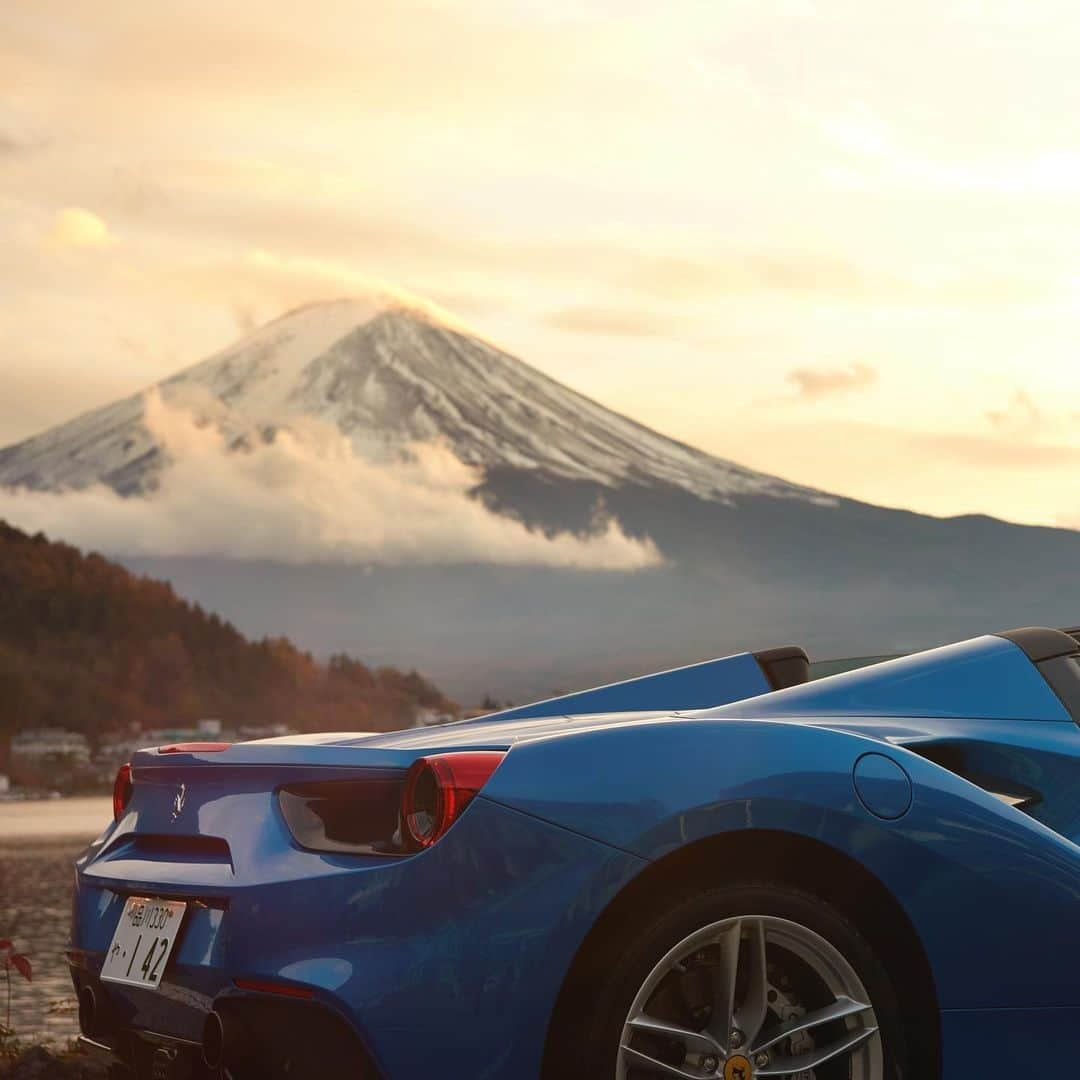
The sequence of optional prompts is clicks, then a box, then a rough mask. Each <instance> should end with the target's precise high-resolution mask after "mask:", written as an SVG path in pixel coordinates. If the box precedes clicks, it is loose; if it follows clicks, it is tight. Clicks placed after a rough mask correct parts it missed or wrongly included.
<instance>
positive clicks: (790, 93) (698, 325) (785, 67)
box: [0, 0, 1080, 523]
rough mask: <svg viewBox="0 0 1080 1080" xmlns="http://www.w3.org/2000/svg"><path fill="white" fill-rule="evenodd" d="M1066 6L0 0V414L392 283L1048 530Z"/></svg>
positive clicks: (837, 485) (1066, 388)
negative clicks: (318, 303) (303, 308)
mask: <svg viewBox="0 0 1080 1080" xmlns="http://www.w3.org/2000/svg"><path fill="white" fill-rule="evenodd" d="M1078 54H1080V19H1078V18H1077V16H1076V13H1075V7H1074V5H1072V4H1066V3H1064V2H1063V0H1043V2H1042V3H1039V4H1037V5H1033V4H1030V3H1028V2H1013V0H1001V2H997V3H993V2H991V3H974V2H972V3H968V2H959V0H911V2H909V3H907V4H903V5H900V4H896V3H892V2H886V0H859V2H852V3H840V2H832V0H822V2H815V0H789V2H786V3H769V2H766V0H705V2H691V0H668V2H666V3H655V2H653V3H636V2H631V0H576V2H573V3H571V2H569V0H467V2H466V0H394V2H393V3H386V2H385V0H381V2H378V3H375V2H371V3H369V2H367V0H347V2H340V3H339V2H336V0H309V2H307V3H304V4H296V3H295V2H292V0H290V2H284V0H261V2H260V3H258V4H254V3H231V4H222V3H220V0H215V2H213V3H211V2H209V0H184V2H182V3H180V2H178V3H163V2H159V0H147V2H145V3H132V2H130V0H97V2H95V3H93V4H86V3H85V2H83V3H75V2H64V0H5V3H4V4H3V5H2V8H0V444H6V443H8V442H12V441H15V440H17V439H20V438H22V437H25V436H27V435H30V434H32V433H34V432H36V431H38V430H40V429H41V428H43V427H45V426H47V425H49V424H52V423H55V422H58V421H60V420H63V419H66V418H68V417H69V416H71V415H73V414H75V413H77V412H79V411H82V410H84V409H86V408H89V407H92V406H95V405H99V404H102V403H104V402H106V401H109V400H111V399H113V398H115V397H116V396H118V395H121V394H124V393H127V392H130V391H132V390H135V389H138V388H141V387H142V386H144V385H146V384H148V383H150V382H152V381H154V380H156V379H158V378H160V377H161V376H163V375H165V374H167V373H169V372H171V371H173V370H175V369H176V368H179V367H181V366H184V365H187V364H189V363H192V362H194V361H196V360H198V359H200V358H202V357H203V356H204V355H206V354H208V353H209V352H211V351H213V350H215V349H217V348H219V347H221V346H223V345H225V344H227V343H229V342H230V341H231V340H232V339H234V338H235V337H236V336H238V334H239V333H241V332H242V331H244V330H245V329H247V328H250V327H251V326H253V325H255V324H257V323H259V322H261V321H263V320H266V319H268V318H271V317H273V316H275V315H277V314H280V313H281V312H282V311H283V310H285V309H287V308H289V307H292V306H295V305H296V304H298V303H302V302H305V301H308V300H315V299H322V298H333V297H336V296H340V295H344V294H348V293H351V292H355V291H357V290H362V289H364V288H365V287H366V285H367V283H368V282H371V281H385V282H389V283H392V284H395V285H399V286H402V287H405V288H407V289H410V290H412V291H414V292H418V293H421V294H424V295H427V296H429V297H431V298H432V299H433V300H435V301H437V302H438V303H440V304H442V305H443V306H445V307H448V308H450V309H451V310H453V311H455V312H457V313H458V314H459V315H460V316H461V317H462V318H464V319H465V320H466V321H467V322H469V323H470V324H471V325H473V326H475V327H476V328H477V329H478V330H479V331H480V332H481V333H483V334H484V335H485V336H487V337H488V338H491V339H493V340H495V341H496V342H498V343H499V344H501V345H503V346H504V347H506V348H507V349H509V350H510V351H512V352H515V353H517V354H518V355H520V356H521V357H522V358H524V359H526V360H528V361H529V362H531V363H533V364H534V365H536V366H538V367H540V368H542V369H543V370H545V371H546V372H548V373H550V374H551V375H553V376H555V377H556V378H559V379H561V380H563V381H565V382H566V383H568V384H570V385H571V386H573V387H575V388H576V389H578V390H581V391H584V392H585V393H587V394H589V395H591V396H593V397H595V398H597V399H599V400H600V401H602V402H604V403H605V404H608V405H610V406H612V407H614V408H616V409H619V410H620V411H623V412H626V413H628V414H630V415H632V416H633V417H635V418H636V419H639V420H641V421H643V422H645V423H648V424H650V425H652V426H654V427H656V428H659V429H660V430H662V431H664V432H665V433H668V434H671V435H674V436H676V437H679V438H682V439H684V440H686V441H688V442H692V443H695V444H697V445H699V446H701V447H703V448H705V449H708V450H710V451H713V452H715V453H717V454H721V455H724V456H727V457H731V458H734V459H735V460H737V461H739V462H742V463H744V464H748V465H751V466H756V467H758V468H762V469H766V470H769V471H772V472H776V473H779V474H781V475H783V476H786V477H789V478H791V479H793V480H796V481H800V482H803V483H808V484H813V485H816V486H820V487H824V488H826V489H830V490H833V491H837V492H841V493H844V494H850V495H854V496H856V497H860V498H865V499H868V500H872V501H875V502H880V503H885V504H889V505H898V506H906V507H911V508H914V509H919V510H924V511H928V512H932V513H938V514H954V513H962V512H968V511H982V512H989V513H994V514H998V515H1000V516H1004V517H1008V518H1012V519H1016V520H1023V521H1035V522H1047V523H1080V493H1077V491H1076V485H1075V484H1074V483H1073V482H1072V479H1073V477H1074V475H1075V470H1076V468H1077V466H1078V465H1080V364H1077V363H1076V362H1075V358H1074V352H1075V350H1076V347H1077V344H1076V343H1077V341H1078V339H1080V333H1078V331H1080V244H1078V242H1077V240H1078V231H1080V230H1078V226H1080V137H1078V136H1080V110H1078V108H1077V104H1078V101H1077V99H1078V96H1080V84H1078V83H1077V79H1076V75H1075V68H1076V61H1075V58H1076V56H1077V55H1078Z"/></svg>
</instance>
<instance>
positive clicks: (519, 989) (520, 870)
mask: <svg viewBox="0 0 1080 1080" xmlns="http://www.w3.org/2000/svg"><path fill="white" fill-rule="evenodd" d="M275 836H276V834H275ZM275 865H278V866H282V867H284V866H287V868H288V876H282V877H281V878H280V879H277V880H273V879H272V880H265V879H263V880H250V877H249V878H248V879H247V880H245V871H244V869H243V867H238V868H237V870H238V872H237V879H238V880H237V882H236V884H234V885H232V886H229V887H222V886H221V884H220V882H219V881H218V879H217V877H214V878H213V880H212V881H211V882H210V883H208V885H207V887H206V888H200V885H199V882H198V881H197V880H193V877H192V874H191V872H190V867H185V868H184V870H183V872H182V873H172V872H171V870H172V868H171V867H170V866H169V865H167V864H166V865H161V866H157V867H155V866H146V865H139V866H135V865H133V864H132V863H131V861H130V860H127V861H125V862H124V863H123V864H122V867H121V864H119V863H118V864H116V866H115V867H114V868H112V869H110V867H109V864H108V860H107V859H106V858H102V857H100V856H97V857H87V858H84V859H83V860H81V861H80V866H79V870H78V878H77V887H76V894H75V905H74V919H73V929H72V942H73V946H74V948H73V965H72V972H73V978H74V980H75V983H76V987H77V988H79V989H81V988H82V987H83V986H86V985H91V986H96V987H97V992H98V993H100V994H101V996H102V1000H103V1002H104V1003H105V1008H106V1010H107V1012H106V1013H104V1014H103V1015H105V1016H106V1017H107V1022H108V1027H107V1028H106V1029H103V1030H102V1031H100V1032H98V1033H95V1032H93V1031H90V1032H86V1034H87V1035H90V1036H91V1037H93V1038H95V1039H96V1040H97V1041H100V1042H104V1043H107V1044H108V1045H110V1046H113V1045H115V1046H117V1048H118V1049H119V1050H121V1052H123V1050H124V1046H123V1045H121V1044H123V1043H124V1041H125V1040H127V1039H129V1037H134V1038H139V1039H141V1040H142V1041H145V1039H143V1036H142V1035H140V1034H138V1033H147V1032H150V1033H154V1035H156V1036H159V1037H161V1038H162V1039H172V1040H181V1041H183V1042H184V1044H185V1045H190V1046H197V1045H199V1044H201V1041H202V1038H203V1028H204V1025H205V1023H206V1018H207V1016H208V1014H209V1012H210V1011H211V1009H213V1008H215V1007H216V1008H218V1009H221V1008H226V1009H230V1008H231V1009H238V1010H248V1012H249V1013H250V1016H251V1017H252V1019H251V1020H250V1026H252V1027H253V1028H254V1029H255V1036H256V1041H259V1040H262V1041H263V1042H266V1041H267V1040H269V1038H270V1035H271V1034H272V1033H274V1032H276V1031H282V1030H286V1029H289V1028H298V1027H303V1026H304V1025H305V1024H308V1023H310V1022H314V1023H316V1024H321V1023H323V1022H324V1021H323V1020H319V1021H317V1022H316V1021H312V1020H311V1018H312V1017H313V1016H316V1015H318V1016H320V1017H324V1018H328V1019H327V1020H326V1023H328V1024H330V1025H331V1026H333V1025H334V1024H340V1025H344V1027H345V1028H346V1029H347V1031H348V1033H349V1035H350V1037H352V1038H354V1039H355V1040H356V1043H357V1060H358V1061H359V1060H361V1059H364V1058H366V1059H367V1061H368V1062H369V1064H370V1067H371V1068H372V1069H375V1070H378V1073H380V1074H382V1075H383V1076H385V1077H386V1078H388V1080H407V1078H409V1077H414V1076H421V1075H429V1074H430V1075H439V1076H442V1077H445V1078H454V1077H461V1078H462V1080H466V1078H468V1080H477V1078H481V1077H484V1078H490V1080H497V1078H503V1077H507V1078H509V1077H514V1078H515V1080H527V1078H529V1077H537V1076H539V1073H540V1063H541V1059H542V1055H543V1048H544V1042H545V1038H546V1033H547V1025H548V1020H549V1018H550V1016H551V1012H552V1009H553V1007H554V1004H555V1000H556V998H557V996H558V993H559V989H560V987H561V985H562V981H563V978H564V977H565V974H566V971H567V969H568V968H569V965H570V963H571V960H572V959H573V956H574V954H575V953H576V951H577V949H578V947H579V945H580V943H581V941H582V939H583V938H584V936H585V934H586V933H587V932H588V930H589V928H590V927H591V926H592V925H593V923H594V922H595V920H596V917H597V915H598V914H599V912H600V911H601V910H603V908H604V907H606V906H607V904H608V903H609V902H610V900H611V899H612V898H613V897H614V895H615V894H616V893H617V892H618V891H619V890H620V889H621V888H622V887H623V886H624V885H625V884H626V883H627V882H628V881H629V880H630V879H631V878H632V877H634V876H635V875H636V874H637V873H638V872H639V870H640V869H641V868H642V867H643V866H644V863H643V862H642V861H641V860H640V859H638V858H636V857H635V856H632V855H628V854H626V853H624V852H621V851H618V850H616V849H614V848H611V847H608V846H607V845H604V844H601V843H598V842H596V841H594V840H590V839H587V838H585V837H582V836H579V835H577V834H576V833H573V832H570V831H568V830H566V829H563V828H559V827H557V826H553V825H550V824H548V823H546V822H542V821H539V820H537V819H536V818H533V817H531V816H529V815H527V814H523V813H521V812H519V811H516V810H511V809H509V808H506V807H503V806H501V805H499V804H497V803H493V802H491V801H489V800H486V799H484V798H478V799H476V800H475V801H474V803H473V804H472V805H471V806H470V807H469V809H468V810H467V811H466V813H465V814H464V815H463V817H462V818H461V820H460V821H459V822H457V824H455V825H454V827H453V828H452V829H451V830H450V832H449V833H448V834H447V835H446V836H445V837H444V838H443V839H442V840H441V841H439V843H437V844H436V845H435V846H434V847H432V848H431V849H429V850H428V851H425V852H423V853H421V854H419V855H416V856H413V857H411V858H407V859H397V860H386V859H372V858H363V857H345V856H337V855H319V854H315V853H311V852H302V851H299V850H298V849H297V848H296V847H295V845H293V844H291V842H290V844H289V851H288V852H287V859H286V860H285V861H283V856H282V853H281V852H276V851H273V850H269V851H267V852H266V853H265V857H264V858H260V859H257V860H255V861H253V862H252V867H253V869H254V868H258V869H259V870H260V872H262V871H264V870H265V869H266V868H267V867H273V866H275ZM121 868H123V869H124V870H125V873H126V876H125V877H114V876H111V875H112V874H113V873H115V872H116V871H117V870H119V869H121ZM305 868H306V872H305ZM155 875H156V876H155ZM146 893H150V894H152V895H159V896H179V897H183V898H186V899H188V900H189V901H190V902H191V906H189V909H188V915H187V916H186V920H185V926H184V930H183V932H182V934H181V936H180V938H179V939H178V941H177V945H176V950H175V953H174V955H173V957H172V958H171V959H170V962H169V967H168V969H167V971H166V975H165V978H164V980H163V982H162V985H161V987H160V988H159V989H158V990H154V991H150V990H143V989H140V988H136V987H129V986H120V985H117V984H115V983H106V984H101V983H100V980H98V978H97V973H98V971H100V967H101V962H102V957H103V955H104V952H105V950H106V949H107V948H108V945H109V942H110V941H111V938H112V934H113V931H114V930H115V927H116V923H117V921H118V919H119V916H120V911H121V909H122V907H123V903H124V899H125V898H126V896H128V895H132V894H135V895H143V894H146ZM237 979H240V980H241V981H244V980H261V981H269V982H273V983H279V984H284V985H286V986H291V987H295V988H298V989H300V990H302V991H303V992H305V993H307V992H310V995H311V996H310V1000H308V1001H299V1000H293V999H284V998H276V997H275V996H274V995H271V994H267V993H255V992H250V991H242V990H240V989H239V988H238V987H237V986H236V980H237ZM252 1003H254V1004H252ZM103 1023H104V1021H103ZM327 1030H329V1029H327ZM133 1033H134V1034H133ZM331 1041H332V1040H331V1036H329V1035H327V1034H325V1033H323V1034H319V1033H318V1032H313V1034H312V1035H311V1038H310V1039H308V1042H309V1043H310V1044H312V1045H315V1046H317V1047H321V1048H322V1049H323V1051H324V1056H325V1053H329V1047H330V1043H331ZM343 1045H344V1044H343ZM272 1053H273V1054H279V1053H287V1051H281V1050H280V1048H275V1049H273V1050H272ZM316 1062H317V1065H319V1066H321V1068H316V1071H315V1072H312V1073H311V1075H327V1073H326V1072H325V1065H326V1064H327V1062H326V1061H325V1060H320V1059H319V1058H318V1057H317V1058H316ZM300 1064H301V1063H300V1062H296V1063H295V1064H294V1066H293V1067H292V1068H291V1069H290V1071H289V1072H288V1075H289V1076H290V1077H292V1078H295V1077H297V1076H302V1075H305V1073H306V1072H307V1068H305V1069H304V1070H303V1071H301V1070H300V1069H299V1068H298V1066H299V1065H300ZM350 1067H351V1068H354V1069H355V1071H354V1073H353V1075H356V1076H360V1077H362V1076H364V1075H365V1074H364V1072H362V1071H361V1070H360V1067H359V1066H350ZM140 1068H141V1066H140ZM146 1075H151V1074H150V1073H147V1074H146ZM192 1075H193V1076H197V1075H198V1073H197V1072H196V1073H193V1074H192ZM260 1075H266V1076H269V1075H273V1073H272V1072H269V1071H264V1072H262V1073H261V1074H260ZM369 1075H370V1074H369Z"/></svg>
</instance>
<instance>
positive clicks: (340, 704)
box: [0, 522, 456, 741]
mask: <svg viewBox="0 0 1080 1080" xmlns="http://www.w3.org/2000/svg"><path fill="white" fill-rule="evenodd" d="M421 708H424V709H431V710H435V711H438V712H450V713H452V712H454V711H456V706H455V705H454V703H453V702H451V701H449V700H448V699H447V698H446V697H445V696H444V695H443V694H442V693H441V692H440V691H439V690H438V689H437V688H436V687H434V686H432V684H431V683H429V682H428V681H427V680H426V679H424V678H423V677H422V676H420V675H418V674H417V673H416V672H408V673H405V672H401V671H397V670H396V669H394V668H387V667H380V668H377V669H374V670H373V669H371V668H368V667H367V666H366V665H365V664H363V663H361V662H360V661H359V660H356V659H353V658H352V657H349V656H345V655H339V656H334V657H332V658H331V659H330V660H329V662H328V663H326V664H322V663H319V662H318V661H317V660H315V659H314V658H313V657H312V656H311V655H310V654H309V653H306V652H303V651H301V650H300V649H298V648H297V647H296V646H295V645H293V644H292V643H291V642H290V641H288V640H287V639H285V638H265V639H263V640H261V641H249V640H248V639H246V638H245V637H244V636H243V635H242V634H240V633H239V631H237V630H236V629H235V627H233V626H232V625H230V624H229V623H228V622H226V621H224V620H222V619H221V618H219V617H218V616H217V615H214V614H210V613H207V612H206V611H204V610H202V608H200V607H199V606H198V605H193V604H189V603H187V602H186V601H184V600H181V599H180V598H179V597H178V596H177V595H176V594H175V593H174V592H173V590H172V588H171V587H170V586H169V585H168V584H166V583H164V582H161V581H155V580H152V579H150V578H145V577H137V576H135V575H134V574H131V573H130V572H129V571H127V570H125V569H124V568H123V567H121V566H118V565H117V564H115V563H112V562H110V561H109V560H107V559H105V558H103V557H102V556H100V555H96V554H91V555H84V554H82V553H81V552H79V551H78V550H77V549H76V548H73V547H71V546H69V545H67V544H61V543H54V542H50V541H49V540H47V539H46V538H45V537H44V536H41V535H37V536H28V535H27V534H25V533H23V532H20V531H19V530H18V529H15V528H12V527H11V526H9V525H6V524H4V523H3V522H0V736H3V735H5V734H10V733H12V732H15V731H20V730H25V729H28V728H35V727H46V726H49V727H52V726H55V727H63V728H68V729H69V730H73V731H81V732H83V733H84V734H86V735H87V736H89V737H90V738H91V740H92V741H96V740H97V739H99V738H101V737H102V736H104V735H108V734H109V733H113V732H124V731H128V730H130V729H131V728H132V727H139V728H154V727H178V726H187V725H189V724H191V723H193V722H194V721H196V720H197V719H199V718H201V717H211V716H212V717H217V718H220V719H223V720H224V721H225V722H226V723H227V724H228V725H230V726H231V727H241V726H264V725H267V724H273V723H283V724H287V725H289V726H290V727H294V728H297V729H299V730H302V731H316V730H324V731H325V730H352V731H356V730H365V729H366V730H390V729H393V728H397V727H401V726H407V725H408V724H410V723H411V722H412V720H413V718H414V717H415V715H416V711H417V710H418V709H421Z"/></svg>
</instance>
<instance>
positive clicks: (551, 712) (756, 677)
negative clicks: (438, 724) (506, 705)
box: [472, 653, 772, 722]
mask: <svg viewBox="0 0 1080 1080" xmlns="http://www.w3.org/2000/svg"><path fill="white" fill-rule="evenodd" d="M771 689H772V687H771V686H770V685H769V682H768V680H767V679H766V678H765V674H764V672H763V671H762V670H761V665H760V664H759V663H758V662H757V660H756V659H755V658H754V656H753V654H752V653H736V654H735V655H734V656H724V657H721V658H720V659H719V660H706V661H705V662H704V663H701V664H690V665H688V666H686V667H681V668H673V669H672V670H671V671H660V672H657V673H656V674H654V675H642V676H641V677H640V678H637V679H627V680H625V681H624V682H617V683H610V684H609V685H607V686H598V687H595V688H594V689H592V690H582V691H579V692H578V693H575V694H564V695H563V696H562V697H555V698H548V699H547V700H545V701H536V702H533V703H532V704H531V705H519V706H518V707H517V708H514V709H503V710H502V711H501V712H497V713H492V714H490V715H488V716H485V717H482V718H481V719H482V720H483V721H485V722H490V721H492V720H524V719H528V718H529V717H534V716H567V715H570V714H573V713H578V714H580V713H613V712H623V711H631V712H649V711H651V710H656V709H659V710H662V711H664V712H668V713H670V712H672V711H673V710H680V709H707V708H709V707H710V706H715V705H723V704H725V703H727V702H732V701H745V700H746V699H747V698H752V697H756V696H757V695H758V694H767V693H768V692H769V691H770V690H771ZM472 722H475V721H472Z"/></svg>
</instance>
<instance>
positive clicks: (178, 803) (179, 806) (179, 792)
mask: <svg viewBox="0 0 1080 1080" xmlns="http://www.w3.org/2000/svg"><path fill="white" fill-rule="evenodd" d="M186 798H187V788H185V787H184V785H183V784H181V785H180V786H179V787H178V788H177V789H176V794H175V795H174V796H173V801H172V819H173V821H175V820H176V819H177V818H178V817H179V816H180V815H181V814H182V813H183V812H184V800H185V799H186Z"/></svg>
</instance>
